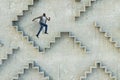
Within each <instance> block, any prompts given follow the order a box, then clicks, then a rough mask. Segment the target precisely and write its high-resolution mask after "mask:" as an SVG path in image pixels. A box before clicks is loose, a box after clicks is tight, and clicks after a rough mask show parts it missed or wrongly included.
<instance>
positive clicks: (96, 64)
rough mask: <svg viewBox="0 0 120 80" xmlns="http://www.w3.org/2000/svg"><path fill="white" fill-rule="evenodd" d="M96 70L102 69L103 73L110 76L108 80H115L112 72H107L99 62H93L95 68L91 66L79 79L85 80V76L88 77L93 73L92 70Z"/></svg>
mask: <svg viewBox="0 0 120 80" xmlns="http://www.w3.org/2000/svg"><path fill="white" fill-rule="evenodd" d="M97 68H100V69H103V70H104V71H105V73H106V74H108V75H109V76H110V78H111V79H112V80H117V78H116V77H115V76H113V74H112V72H111V71H108V69H107V67H106V66H103V65H102V63H101V62H100V61H96V62H95V66H91V67H90V70H89V71H86V72H85V76H82V77H80V80H86V78H87V75H88V74H91V73H92V72H93V69H97Z"/></svg>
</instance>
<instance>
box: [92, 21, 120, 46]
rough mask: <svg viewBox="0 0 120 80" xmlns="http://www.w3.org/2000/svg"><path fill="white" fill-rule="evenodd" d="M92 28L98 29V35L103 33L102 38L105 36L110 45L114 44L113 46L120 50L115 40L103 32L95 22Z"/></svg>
mask: <svg viewBox="0 0 120 80" xmlns="http://www.w3.org/2000/svg"><path fill="white" fill-rule="evenodd" d="M94 26H95V27H96V28H98V30H99V32H100V33H103V34H104V36H105V37H106V38H108V39H109V41H110V42H111V43H112V44H114V46H115V47H116V48H120V46H119V45H118V42H117V41H115V40H113V37H112V36H111V34H110V33H107V32H106V31H105V30H103V29H102V28H101V27H100V26H99V25H98V24H97V23H96V22H95V23H94Z"/></svg>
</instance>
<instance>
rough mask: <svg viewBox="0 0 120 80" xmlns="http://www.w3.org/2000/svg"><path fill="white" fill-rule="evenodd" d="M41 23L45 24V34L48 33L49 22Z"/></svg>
mask: <svg viewBox="0 0 120 80" xmlns="http://www.w3.org/2000/svg"><path fill="white" fill-rule="evenodd" d="M41 25H43V26H45V34H48V33H47V30H48V25H47V24H45V23H41Z"/></svg>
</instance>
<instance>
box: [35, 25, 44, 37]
mask: <svg viewBox="0 0 120 80" xmlns="http://www.w3.org/2000/svg"><path fill="white" fill-rule="evenodd" d="M40 25H41V24H40ZM42 29H43V26H42V25H41V27H40V30H39V31H38V33H37V35H36V36H37V37H38V36H39V34H40V32H41V31H42Z"/></svg>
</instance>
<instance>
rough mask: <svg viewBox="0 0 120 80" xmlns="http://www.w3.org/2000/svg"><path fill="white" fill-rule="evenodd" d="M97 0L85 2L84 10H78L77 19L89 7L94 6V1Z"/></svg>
mask: <svg viewBox="0 0 120 80" xmlns="http://www.w3.org/2000/svg"><path fill="white" fill-rule="evenodd" d="M75 1H76V2H80V0H79V1H78V0H75ZM95 1H96V0H90V1H89V3H88V4H85V5H84V7H83V9H82V10H80V11H79V10H77V12H76V16H75V20H77V19H78V18H79V17H80V15H81V14H82V13H85V12H86V10H87V8H89V7H91V6H92V3H93V2H95Z"/></svg>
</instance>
